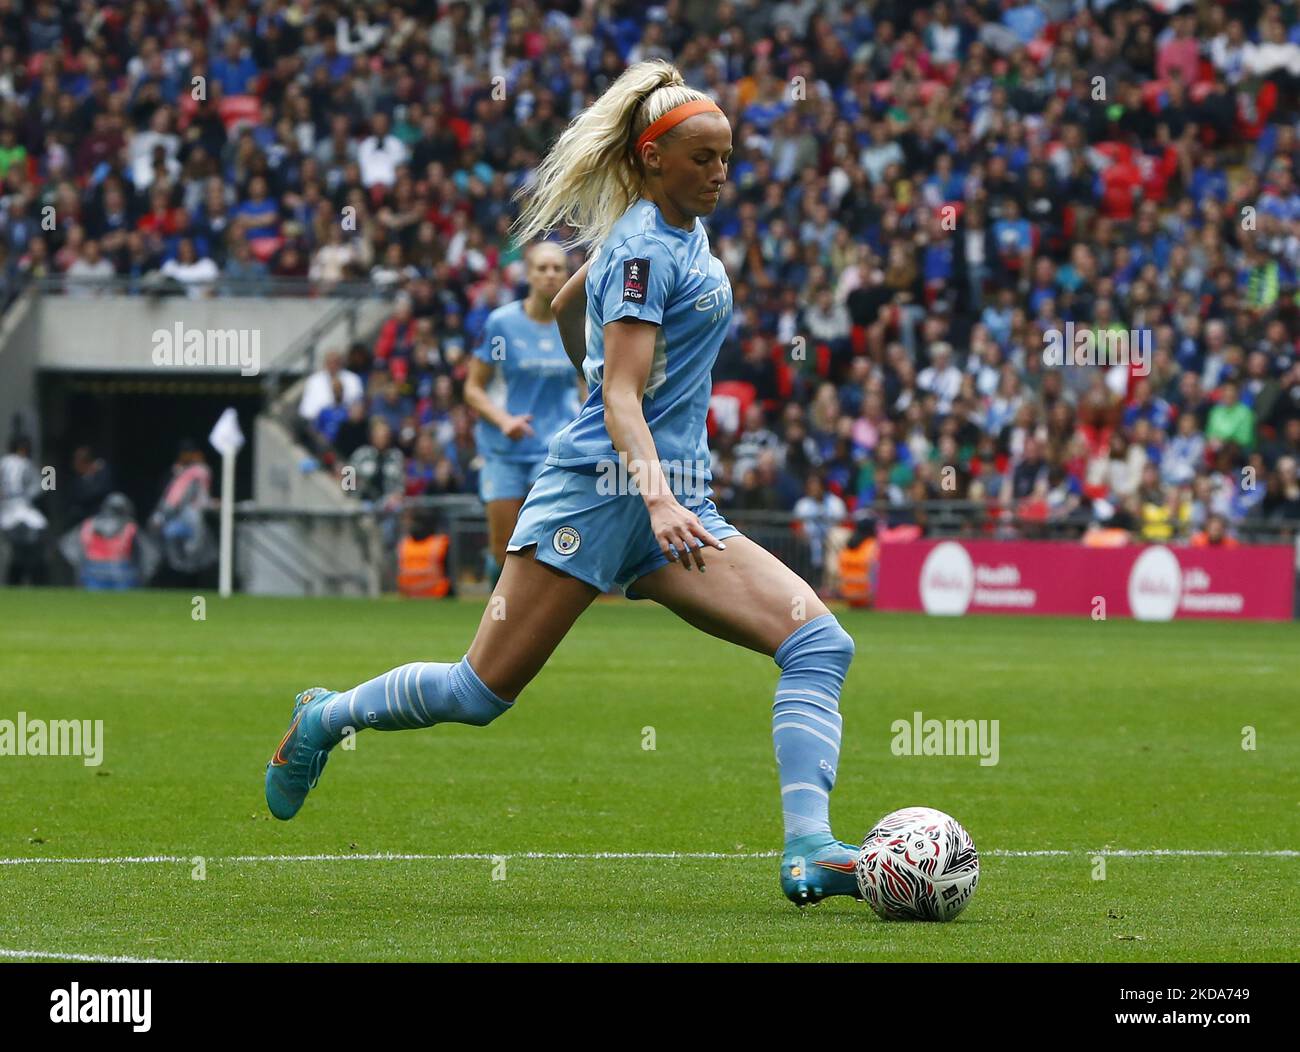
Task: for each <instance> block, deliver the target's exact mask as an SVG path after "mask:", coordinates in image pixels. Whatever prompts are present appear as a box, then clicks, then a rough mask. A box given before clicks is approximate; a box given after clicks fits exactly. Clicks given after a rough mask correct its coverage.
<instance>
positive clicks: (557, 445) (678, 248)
mask: <svg viewBox="0 0 1300 1052" xmlns="http://www.w3.org/2000/svg"><path fill="white" fill-rule="evenodd" d="M586 289H587V319H586V343H587V356H586V359H585V360H584V361H583V372H584V373H585V375H586V377H587V384H588V387H589V390H590V394H589V395H588V396H587V401H586V403H585V404H584V405H583V407H582V410H581V411H580V412H579V414H578V417H577V419H576V420H574V421H573V422H572V423H570V424H569V425H568V427H566V428H564V430H562V431H561V432H560V433H559V434H558V435H556V436H555V438H554V440H553V441H552V442H551V448H550V455H549V456H548V457H547V460H546V462H547V464H549V465H553V466H555V467H562V468H570V469H576V470H580V471H589V470H590V471H595V470H597V467H596V465H599V464H600V463H602V462H617V459H618V454H617V453H616V452H615V450H614V444H613V443H612V442H611V441H610V437H609V432H607V431H606V430H605V399H604V387H603V385H602V383H601V381H602V380H603V378H604V373H605V325H606V324H608V323H609V322H611V321H617V320H618V319H619V318H640V319H642V320H644V321H648V322H654V323H655V325H656V326H657V327H658V328H657V331H656V335H655V351H654V361H653V364H652V365H651V367H650V376H649V378H648V379H647V380H646V386H645V397H644V398H643V399H642V402H641V407H642V411H643V412H644V413H645V419H646V423H647V424H648V425H649V426H650V434H651V437H653V439H654V443H655V449H656V451H657V452H658V454H659V459H660V460H661V461H668V462H670V463H671V465H672V467H673V468H674V469H675V470H674V471H673V472H672V473H670V481H671V475H673V474H676V473H677V472H680V475H679V476H678V477H680V478H682V479H684V480H685V481H686V482H694V481H703V480H707V479H709V478H710V477H712V473H711V472H710V471H709V445H708V436H707V434H706V432H705V418H706V417H707V415H708V412H709V393H710V390H711V374H712V372H713V363H714V360H715V359H716V358H717V356H718V350H719V349H720V348H721V346H722V340H723V338H724V337H725V336H726V334H727V330H728V328H729V326H730V321H731V282H730V281H728V280H727V272H726V269H725V268H724V267H723V265H722V261H721V260H720V259H718V258H717V257H715V256H714V255H713V254H712V253H711V252H710V251H709V238H708V235H707V234H706V233H705V230H704V224H703V223H701V222H700V220H699V219H698V218H697V219H696V220H695V226H694V228H693V229H692V230H690V231H686V230H682V229H680V228H678V227H674V226H670V225H668V224H667V223H666V222H664V218H663V214H662V213H661V212H660V211H659V209H658V207H657V206H656V205H655V204H654V203H653V202H651V201H646V200H640V201H637V202H636V203H635V204H633V205H632V207H631V208H629V209H628V210H627V212H625V213H624V214H623V217H622V218H621V219H620V220H619V221H618V223H617V224H616V225H615V227H614V229H613V231H612V232H611V233H610V235H609V237H608V238H607V239H606V240H605V242H604V243H603V244H602V245H601V246H600V249H599V250H598V251H597V253H596V255H595V256H594V257H593V258H592V263H591V267H590V269H589V270H588V271H587V284H586Z"/></svg>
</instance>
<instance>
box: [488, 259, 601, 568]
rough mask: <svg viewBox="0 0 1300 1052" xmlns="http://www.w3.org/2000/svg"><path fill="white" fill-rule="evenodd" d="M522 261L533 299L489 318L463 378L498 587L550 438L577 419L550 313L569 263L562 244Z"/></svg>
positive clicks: (561, 346) (573, 392)
mask: <svg viewBox="0 0 1300 1052" xmlns="http://www.w3.org/2000/svg"><path fill="white" fill-rule="evenodd" d="M525 259H526V261H527V265H528V295H527V297H526V298H525V299H524V300H523V301H522V302H516V303H508V304H506V305H505V306H504V307H498V308H497V309H496V310H494V311H493V312H492V313H491V314H489V315H488V319H487V324H486V325H484V327H483V341H482V343H480V344H479V346H478V347H477V348H476V349H475V351H474V356H473V357H472V358H471V359H470V363H469V376H467V377H466V379H465V401H466V402H467V403H468V404H469V406H470V408H471V409H473V410H475V411H476V412H477V413H478V415H479V422H478V425H477V427H476V428H475V439H476V441H477V444H478V448H479V450H480V451H481V452H482V453H483V470H482V472H481V473H480V475H479V497H480V498H481V499H482V501H483V503H484V505H486V507H487V518H488V554H487V571H488V576H489V577H490V578H491V580H492V583H493V584H495V583H496V581H497V578H498V577H499V576H500V573H501V567H502V565H503V564H504V563H505V554H506V541H508V540H509V539H510V534H511V532H513V530H514V528H515V520H516V519H517V518H518V517H519V509H520V508H521V507H522V506H523V503H524V497H525V496H527V494H528V489H529V487H530V486H532V484H533V483H534V482H535V481H536V480H537V476H538V475H540V474H541V472H542V468H543V467H545V465H546V450H547V447H548V446H549V445H550V442H551V439H552V438H553V437H554V436H555V433H556V432H557V431H559V430H560V428H562V427H563V426H564V425H565V424H567V423H568V422H569V421H570V420H572V419H573V418H574V417H575V416H577V415H578V391H577V387H576V386H575V384H574V377H573V366H572V364H571V363H570V362H569V358H568V355H567V354H566V352H565V350H564V343H563V341H562V340H561V339H560V330H559V326H558V325H557V324H556V322H555V316H554V314H553V313H552V312H551V300H553V299H554V298H555V295H556V293H558V292H559V291H560V289H561V287H563V285H564V282H565V279H566V278H567V277H568V276H569V266H568V258H567V256H566V255H565V252H564V249H563V248H561V247H560V246H559V245H558V244H556V243H554V242H539V243H538V244H535V245H533V246H532V247H531V248H530V249H529V250H528V253H527V255H526V256H525Z"/></svg>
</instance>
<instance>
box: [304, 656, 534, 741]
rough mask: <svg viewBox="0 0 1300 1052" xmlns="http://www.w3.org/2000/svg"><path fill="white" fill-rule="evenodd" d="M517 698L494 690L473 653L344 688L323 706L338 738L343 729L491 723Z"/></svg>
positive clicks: (423, 663) (327, 727) (324, 721)
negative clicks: (473, 659)
mask: <svg viewBox="0 0 1300 1052" xmlns="http://www.w3.org/2000/svg"><path fill="white" fill-rule="evenodd" d="M513 704H514V702H510V701H504V700H502V699H501V698H498V697H497V696H496V695H495V694H493V693H492V691H490V690H489V689H488V688H487V686H486V685H484V683H483V681H482V680H481V679H479V678H478V673H477V672H475V671H474V669H473V668H472V667H471V666H470V663H469V659H468V657H463V658H461V659H460V660H459V661H457V662H456V663H455V664H447V663H445V662H433V661H415V662H412V663H411V664H409V665H400V666H399V667H397V668H395V669H393V670H392V671H391V672H385V673H384V674H383V675H382V676H376V677H375V678H374V679H372V680H369V681H367V682H365V683H362V684H361V686H359V687H353V688H352V689H351V690H347V691H344V692H343V693H342V694H339V695H337V696H336V697H334V698H331V699H330V700H329V701H328V702H326V704H325V705H324V707H323V709H322V713H321V723H322V726H323V727H324V728H325V731H326V733H327V734H328V735H329V736H330V737H331V738H332V739H333V740H334V741H338V740H340V739H341V738H342V737H343V728H344V727H351V728H353V730H354V731H360V730H365V729H366V728H367V727H373V728H374V729H375V730H378V731H401V730H408V729H411V728H414V727H432V726H433V725H434V724H435V723H470V724H473V725H474V726H476V727H482V726H485V725H486V724H489V723H491V722H492V721H493V720H494V719H496V718H497V717H498V716H500V715H501V714H502V713H503V712H505V711H506V710H507V709H509V708H510V706H511V705H513Z"/></svg>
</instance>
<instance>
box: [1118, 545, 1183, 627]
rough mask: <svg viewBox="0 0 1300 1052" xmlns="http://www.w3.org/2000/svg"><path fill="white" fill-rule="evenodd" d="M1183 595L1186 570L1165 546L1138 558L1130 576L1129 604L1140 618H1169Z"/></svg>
mask: <svg viewBox="0 0 1300 1052" xmlns="http://www.w3.org/2000/svg"><path fill="white" fill-rule="evenodd" d="M1182 594H1183V569H1182V567H1181V566H1179V565H1178V557H1177V556H1176V555H1174V553H1173V552H1171V551H1170V550H1169V549H1168V548H1166V547H1164V546H1163V545H1156V546H1154V547H1151V548H1148V549H1147V550H1146V551H1144V552H1143V553H1142V554H1141V555H1139V556H1138V557H1137V561H1136V562H1135V563H1134V564H1133V569H1132V570H1130V571H1129V575H1128V606H1129V610H1130V611H1132V613H1133V616H1134V617H1135V618H1137V620H1139V621H1169V620H1170V619H1172V618H1173V616H1174V614H1175V613H1177V611H1178V600H1179V599H1180V598H1181V597H1182Z"/></svg>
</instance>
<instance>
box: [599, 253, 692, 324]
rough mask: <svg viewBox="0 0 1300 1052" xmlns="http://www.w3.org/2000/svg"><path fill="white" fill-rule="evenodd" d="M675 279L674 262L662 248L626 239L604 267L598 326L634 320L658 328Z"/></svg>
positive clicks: (669, 254)
mask: <svg viewBox="0 0 1300 1052" xmlns="http://www.w3.org/2000/svg"><path fill="white" fill-rule="evenodd" d="M675 277H676V261H675V260H674V259H673V257H672V255H671V253H670V252H669V251H668V249H667V248H665V247H664V245H662V244H661V243H660V242H658V241H655V240H652V239H650V238H646V237H634V238H629V239H628V240H627V241H625V242H624V243H623V244H622V245H620V246H619V247H618V248H617V249H615V250H614V251H613V253H612V255H611V258H610V261H609V263H608V265H607V269H606V272H605V288H604V292H603V294H602V296H601V302H600V319H601V324H602V325H608V324H609V323H610V322H611V321H618V320H619V319H620V318H637V319H639V320H641V321H649V322H654V324H656V325H662V324H663V320H664V311H665V310H666V309H667V307H668V294H669V292H670V291H671V290H672V287H673V282H674V280H675Z"/></svg>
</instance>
